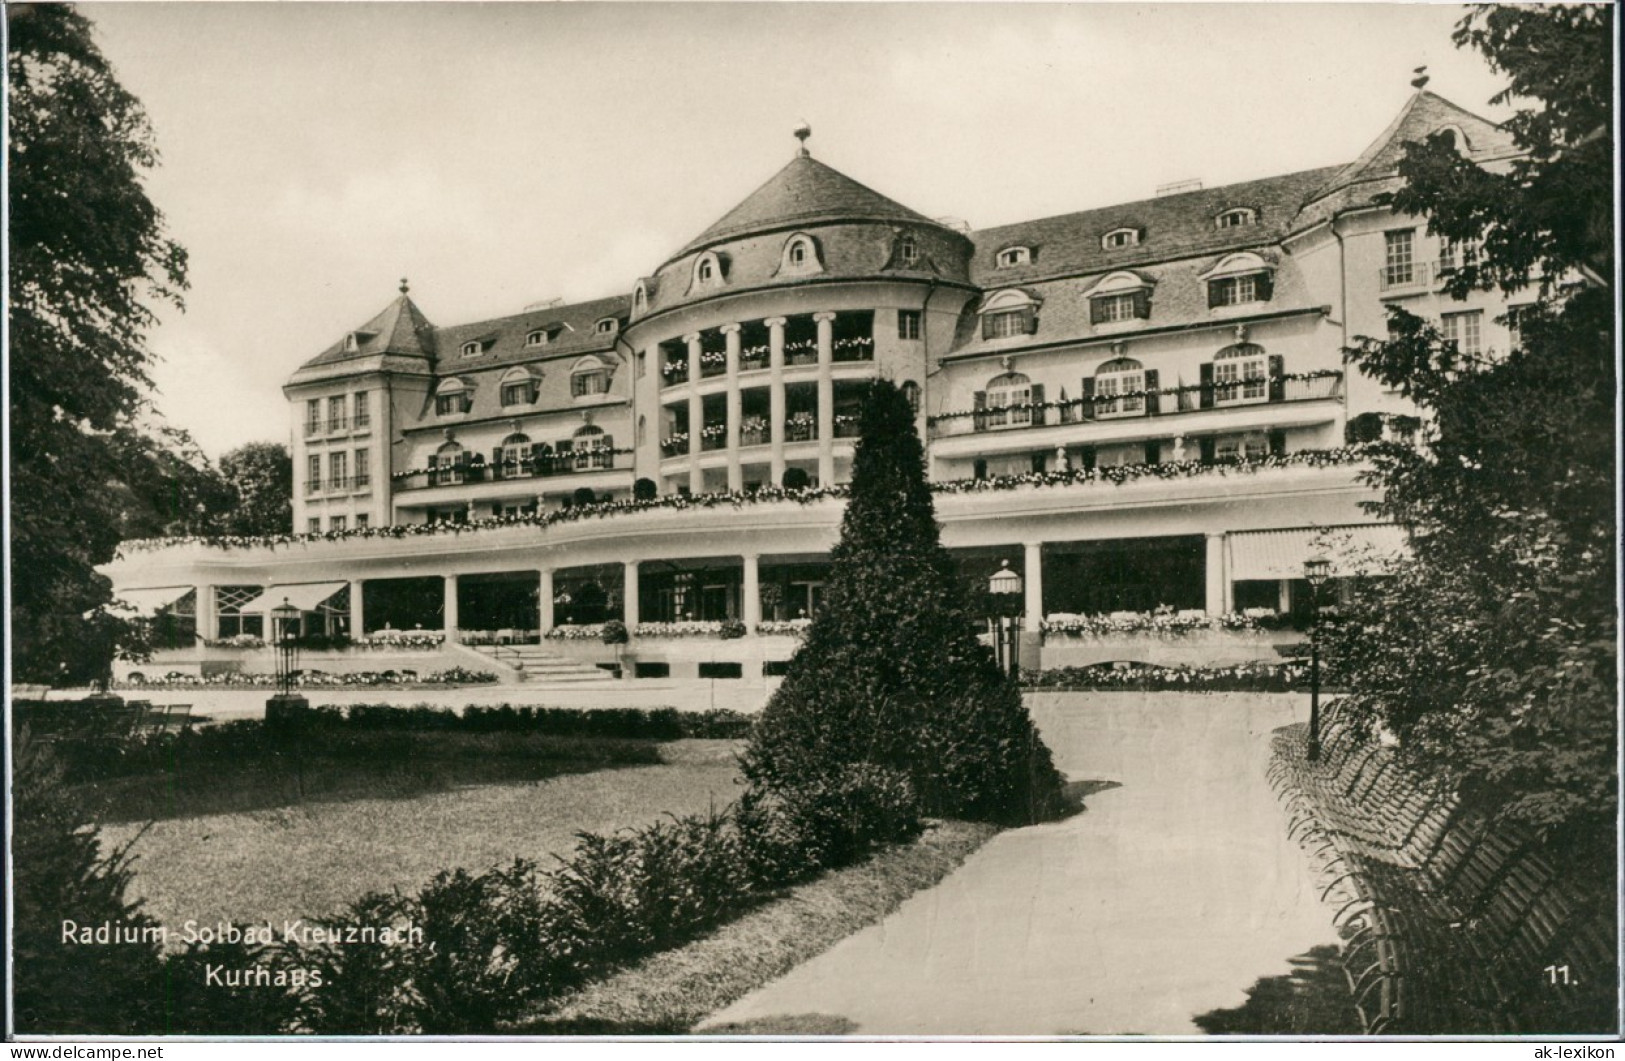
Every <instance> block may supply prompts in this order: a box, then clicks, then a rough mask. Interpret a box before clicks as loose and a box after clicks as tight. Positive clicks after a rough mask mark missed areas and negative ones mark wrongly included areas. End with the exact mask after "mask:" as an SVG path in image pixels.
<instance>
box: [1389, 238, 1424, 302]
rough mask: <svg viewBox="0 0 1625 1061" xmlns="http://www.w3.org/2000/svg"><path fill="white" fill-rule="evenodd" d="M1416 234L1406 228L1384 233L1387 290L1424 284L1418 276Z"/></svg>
mask: <svg viewBox="0 0 1625 1061" xmlns="http://www.w3.org/2000/svg"><path fill="white" fill-rule="evenodd" d="M1417 264H1418V263H1417V261H1416V232H1415V230H1414V229H1409V228H1404V229H1398V230H1396V231H1393V232H1384V233H1383V266H1382V281H1383V286H1384V287H1385V288H1391V287H1406V286H1409V285H1411V284H1418V283H1423V282H1424V280H1423V279H1420V278H1418V276H1417V268H1416V267H1417Z"/></svg>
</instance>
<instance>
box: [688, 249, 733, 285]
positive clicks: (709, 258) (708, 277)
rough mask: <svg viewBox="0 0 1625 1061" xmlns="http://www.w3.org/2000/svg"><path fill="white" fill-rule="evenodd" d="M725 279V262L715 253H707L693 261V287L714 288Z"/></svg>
mask: <svg viewBox="0 0 1625 1061" xmlns="http://www.w3.org/2000/svg"><path fill="white" fill-rule="evenodd" d="M726 278H727V261H726V259H724V258H723V256H722V255H720V254H718V253H716V252H715V251H707V252H705V253H704V254H702V255H700V256H699V257H698V258H697V259H695V261H694V286H695V287H716V286H718V285H720V284H722V283H723V282H724V281H725V280H726Z"/></svg>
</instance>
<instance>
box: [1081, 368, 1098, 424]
mask: <svg viewBox="0 0 1625 1061" xmlns="http://www.w3.org/2000/svg"><path fill="white" fill-rule="evenodd" d="M1079 394H1080V397H1079V399H1078V419H1079V420H1093V419H1094V418H1095V377H1093V376H1085V377H1083V389H1082V390H1081V391H1080V392H1079Z"/></svg>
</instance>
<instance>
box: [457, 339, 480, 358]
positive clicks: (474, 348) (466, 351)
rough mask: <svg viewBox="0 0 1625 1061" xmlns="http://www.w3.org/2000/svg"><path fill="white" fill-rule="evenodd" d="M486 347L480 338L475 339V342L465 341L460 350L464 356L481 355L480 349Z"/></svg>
mask: <svg viewBox="0 0 1625 1061" xmlns="http://www.w3.org/2000/svg"><path fill="white" fill-rule="evenodd" d="M484 349H485V344H483V343H481V342H480V341H479V340H475V341H473V342H469V343H464V344H463V345H462V349H461V351H460V352H461V353H462V355H463V356H464V357H479V356H480V351H481V350H484Z"/></svg>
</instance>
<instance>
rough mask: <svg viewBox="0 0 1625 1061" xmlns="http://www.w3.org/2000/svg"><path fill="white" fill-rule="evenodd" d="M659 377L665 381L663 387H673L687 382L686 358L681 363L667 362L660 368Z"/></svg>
mask: <svg viewBox="0 0 1625 1061" xmlns="http://www.w3.org/2000/svg"><path fill="white" fill-rule="evenodd" d="M660 375H661V377H662V378H663V379H664V380H665V383H664V385H665V386H667V387H675V386H676V385H677V384H679V383H687V382H688V358H686V357H685V358H683V359H682V360H681V361H667V362H666V363H665V364H664V365H661V366H660Z"/></svg>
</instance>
